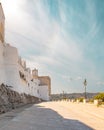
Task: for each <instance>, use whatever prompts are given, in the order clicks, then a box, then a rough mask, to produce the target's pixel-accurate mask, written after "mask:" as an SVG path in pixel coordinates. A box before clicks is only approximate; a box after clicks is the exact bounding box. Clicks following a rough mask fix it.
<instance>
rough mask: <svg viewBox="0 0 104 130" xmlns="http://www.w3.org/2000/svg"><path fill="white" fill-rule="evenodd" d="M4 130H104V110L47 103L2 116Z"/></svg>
mask: <svg viewBox="0 0 104 130" xmlns="http://www.w3.org/2000/svg"><path fill="white" fill-rule="evenodd" d="M0 130H104V108H101V107H99V108H97V107H96V106H94V105H92V104H81V103H79V104H78V103H70V102H44V103H40V104H34V105H32V106H28V107H23V108H19V109H16V110H13V111H11V112H8V113H6V114H2V115H0Z"/></svg>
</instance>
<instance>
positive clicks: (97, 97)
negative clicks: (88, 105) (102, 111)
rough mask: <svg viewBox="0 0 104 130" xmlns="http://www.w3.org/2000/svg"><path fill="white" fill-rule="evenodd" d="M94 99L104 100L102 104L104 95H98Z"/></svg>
mask: <svg viewBox="0 0 104 130" xmlns="http://www.w3.org/2000/svg"><path fill="white" fill-rule="evenodd" d="M94 99H98V100H102V102H104V93H99V94H97V95H96V96H94Z"/></svg>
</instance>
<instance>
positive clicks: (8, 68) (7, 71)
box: [0, 4, 49, 100]
mask: <svg viewBox="0 0 104 130" xmlns="http://www.w3.org/2000/svg"><path fill="white" fill-rule="evenodd" d="M4 27H5V16H4V13H3V9H2V6H1V4H0V84H2V83H3V84H5V85H8V86H11V89H13V90H15V91H17V92H19V93H26V94H30V95H32V96H36V97H39V98H41V99H43V100H49V86H48V85H47V84H45V85H40V80H39V79H38V77H35V75H36V73H35V74H34V73H33V72H34V71H32V73H31V70H30V68H27V67H26V61H24V60H22V59H21V57H19V55H18V50H17V48H15V47H13V46H11V45H10V44H7V43H5V38H4V36H5V35H4V31H5V29H4ZM37 76H38V74H37Z"/></svg>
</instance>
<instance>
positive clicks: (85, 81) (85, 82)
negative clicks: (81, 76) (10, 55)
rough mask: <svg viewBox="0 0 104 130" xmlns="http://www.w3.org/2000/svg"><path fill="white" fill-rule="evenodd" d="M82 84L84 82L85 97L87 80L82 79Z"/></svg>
mask: <svg viewBox="0 0 104 130" xmlns="http://www.w3.org/2000/svg"><path fill="white" fill-rule="evenodd" d="M83 84H84V88H85V99H86V98H87V96H86V86H87V80H86V79H85V80H84V82H83Z"/></svg>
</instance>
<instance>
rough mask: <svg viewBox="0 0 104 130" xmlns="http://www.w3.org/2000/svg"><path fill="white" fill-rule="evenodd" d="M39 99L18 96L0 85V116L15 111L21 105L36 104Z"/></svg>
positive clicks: (23, 95)
mask: <svg viewBox="0 0 104 130" xmlns="http://www.w3.org/2000/svg"><path fill="white" fill-rule="evenodd" d="M38 102H39V99H38V98H37V97H34V96H31V95H27V94H24V93H23V94H19V93H18V92H16V91H13V90H12V89H11V87H10V86H7V85H4V84H1V85H0V114H1V113H5V112H7V111H10V110H11V109H15V108H17V107H20V106H22V105H26V104H32V103H38Z"/></svg>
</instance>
